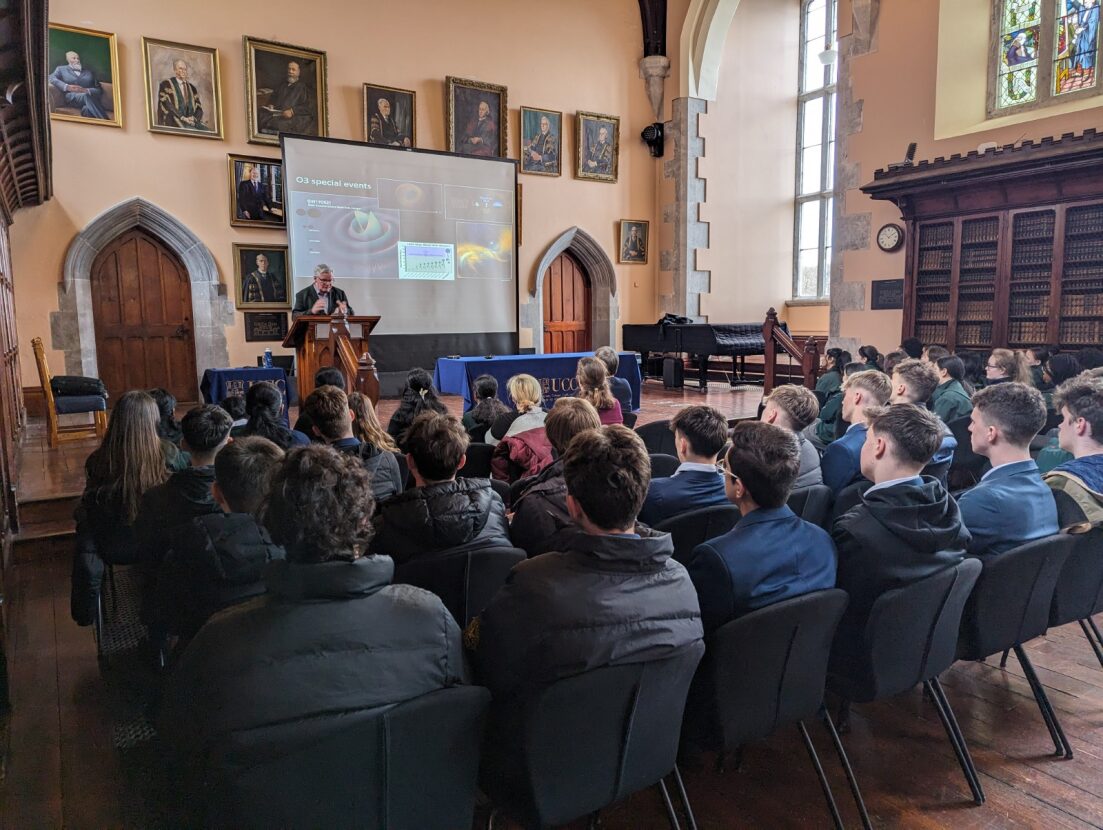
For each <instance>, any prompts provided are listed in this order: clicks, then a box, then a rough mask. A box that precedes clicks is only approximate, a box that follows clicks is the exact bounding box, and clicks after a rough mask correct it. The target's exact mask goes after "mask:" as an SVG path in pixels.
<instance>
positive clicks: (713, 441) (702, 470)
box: [639, 406, 728, 526]
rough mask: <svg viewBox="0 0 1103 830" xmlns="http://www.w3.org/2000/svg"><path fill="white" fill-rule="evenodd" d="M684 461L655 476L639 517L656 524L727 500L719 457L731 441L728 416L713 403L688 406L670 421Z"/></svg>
mask: <svg viewBox="0 0 1103 830" xmlns="http://www.w3.org/2000/svg"><path fill="white" fill-rule="evenodd" d="M670 431H671V432H673V433H674V446H675V447H677V448H678V460H679V461H681V462H682V463H681V464H679V465H678V469H677V470H675V471H674V475H672V476H670V477H669V478H653V479H651V486H650V487H648V489H647V498H646V499H645V500H644V503H643V507H642V508H641V509H640V516H639V519H640V521H641V522H643V523H644V524H646V525H652V526H654V525H657V524H659V523H660V522H663V521H665V520H667V519H672V518H674V517H675V516H678V515H681V514H682V513H685V512H687V511H689V510H696V509H698V508H700V507H711V506H712V505H714V504H727V502H728V497H727V496H726V495H724V479H723V477H722V476H721V475H720V469H719V468H718V467H717V466H716V459H717V457H718V456H719V455H720V451H721V450H723V449H724V445H725V444H727V443H728V419H727V418H725V417H724V416H723V415H721V414H720V413H719V412H718V411H717V410H715V409H713V408H712V407H711V406H687V407H686V408H685V409H683V410H681V411H680V412H678V414H677V415H675V416H674V417H673V419H671V421H670Z"/></svg>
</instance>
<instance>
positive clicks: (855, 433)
mask: <svg viewBox="0 0 1103 830" xmlns="http://www.w3.org/2000/svg"><path fill="white" fill-rule="evenodd" d="M891 394H892V384H891V383H890V381H889V379H888V377H887V376H886V375H885V373H884V372H876V371H862V372H855V373H854V374H853V375H851V376H850V377H848V378H847V379H846V380H845V381H844V382H843V405H842V413H841V414H842V417H843V418H844V419H845V420H847V421H849V422H850V426H849V427H848V428H847V431H846V434H844V435H843V437H842V438H840V439H839V440H838V441H832V442H831V443H830V444H828V445H827V449H825V450H824V451H823V457H822V458H821V459H820V472H821V473H822V474H823V483H824V484H826V485H827V486H828V487H830V488H831V490H832V492H834V493H835V494H836V495H838V494H839V492H840V491H841V490H843V489H844V488H845V487H847V486H849V485H851V484H853V483H854V482H855V481H857V480H858V479H860V478H861V477H862V464H861V455H862V446H863V445H864V444H865V441H866V422H865V421H866V416H865V412H866V409H868V408H869V407H879V406H884V405H885V404H887V403H888V401H889V396H890V395H891Z"/></svg>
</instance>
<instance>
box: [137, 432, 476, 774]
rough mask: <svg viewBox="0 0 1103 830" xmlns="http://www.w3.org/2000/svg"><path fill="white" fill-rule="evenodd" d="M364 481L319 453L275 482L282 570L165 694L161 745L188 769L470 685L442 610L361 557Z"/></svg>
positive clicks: (178, 669)
mask: <svg viewBox="0 0 1103 830" xmlns="http://www.w3.org/2000/svg"><path fill="white" fill-rule="evenodd" d="M369 478H370V475H369V473H368V471H367V470H365V469H364V465H362V464H360V463H359V462H358V461H357V460H355V459H353V458H351V457H349V456H344V455H341V454H340V453H338V452H335V451H334V450H332V449H329V448H328V447H320V446H317V445H312V446H309V447H301V448H296V449H294V450H292V451H291V452H289V453H288V454H287V457H286V459H285V460H284V461H283V462H282V463H281V464H280V466H279V467H278V468H277V469H276V471H275V472H274V473H273V475H272V480H271V485H270V489H269V495H268V502H267V504H266V506H265V509H264V524H265V527H266V528H267V529H268V531H269V532H270V533H271V538H272V540H273V541H274V542H275V543H276V544H278V545H281V546H282V547H283V548H284V549H285V550H286V552H287V556H286V559H285V560H277V561H274V562H273V563H272V564H271V565H269V567H268V568H267V569H266V570H265V573H264V581H265V585H266V587H267V591H268V593H267V594H266V595H265V596H259V597H256V598H255V599H253V600H250V601H249V602H247V603H244V604H242V605H237V606H235V607H233V608H227V609H226V610H224V611H221V612H219V613H217V614H215V615H214V616H213V617H211V619H210V620H208V621H207V624H206V625H204V626H203V628H202V629H200V631H199V633H198V634H197V635H196V636H195V638H194V639H193V640H192V641H191V642H190V643H189V644H188V646H187V648H186V649H185V650H184V653H183V655H182V656H181V658H180V660H179V662H178V663H177V665H176V666H175V668H174V670H173V671H172V672H171V673H170V674H169V676H168V678H167V680H166V686H165V693H164V696H163V698H162V702H161V707H160V712H159V718H158V732H159V733H160V735H161V736H162V737H164V738H165V739H166V741H167V742H168V744H169V746H170V747H171V748H172V749H173V750H174V751H175V753H176V754H177V755H179V756H181V760H182V761H183V762H184V763H185V764H186V763H188V762H189V761H191V760H192V759H201V758H202V756H203V755H205V754H206V753H208V752H210V751H211V750H213V749H217V748H225V747H226V746H227V744H229V743H230V742H232V741H233V740H234V739H235V736H241V735H249V736H250V739H251V740H256V741H263V740H264V739H265V738H266V736H267V735H268V733H273V734H274V735H280V734H282V735H284V736H285V737H286V736H287V734H288V731H287V730H288V729H289V728H291V729H293V731H294V732H295V734H296V735H297V736H299V737H302V736H303V735H304V730H305V734H306V735H309V734H311V730H314V729H325V728H333V727H334V726H339V724H340V723H341V722H342V720H347V719H348V717H349V716H350V715H353V714H355V713H357V712H361V711H364V710H368V709H374V708H377V707H381V706H387V705H391V704H396V703H402V702H403V701H406V700H410V699H412V698H415V697H420V696H421V695H423V694H427V693H429V692H433V691H436V690H438V689H444V688H448V687H450V686H454V685H457V684H460V683H463V682H465V677H466V670H465V668H464V664H463V654H462V644H461V641H460V631H459V628H458V627H457V626H456V622H455V620H454V619H453V618H452V615H451V614H450V613H449V612H448V610H447V609H446V608H445V607H444V603H442V602H441V601H440V599H438V598H437V597H435V596H433V595H432V594H430V593H429V592H428V591H424V590H422V589H420V588H415V587H413V586H411V585H391V579H392V577H393V576H394V563H393V562H392V561H391V560H390V559H389V558H387V557H386V556H369V555H366V549H367V547H368V542H369V541H370V539H371V532H372V526H371V515H372V510H373V509H374V502H373V499H372V494H371V483H370V481H369Z"/></svg>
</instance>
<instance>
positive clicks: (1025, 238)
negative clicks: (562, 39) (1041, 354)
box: [862, 130, 1103, 350]
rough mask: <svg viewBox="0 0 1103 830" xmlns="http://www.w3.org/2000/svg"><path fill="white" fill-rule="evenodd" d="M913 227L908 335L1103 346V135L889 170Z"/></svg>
mask: <svg viewBox="0 0 1103 830" xmlns="http://www.w3.org/2000/svg"><path fill="white" fill-rule="evenodd" d="M862 190H863V192H865V193H867V194H868V195H870V196H871V197H872V198H874V199H888V200H890V201H893V202H894V203H896V205H897V206H898V207H899V208H900V212H901V214H902V215H903V217H904V220H905V222H906V223H907V229H906V233H907V249H906V256H907V260H906V269H905V278H904V322H903V330H902V337H911V336H915V337H918V338H919V339H920V340H922V341H923V342H924V343H931V344H938V345H942V346H946V347H947V348H949V349H951V350H954V349H990V348H995V347H998V346H1006V347H1010V348H1025V347H1029V346H1039V345H1046V344H1054V343H1056V344H1059V345H1060V346H1061V347H1062V348H1068V349H1075V348H1079V347H1082V346H1088V345H1100V344H1103V136H1098V135H1097V134H1096V133H1095V131H1094V130H1088V131H1087V132H1085V133H1083V134H1082V135H1078V136H1074V135H1072V134H1069V135H1066V136H1063V137H1062V138H1061V139H1057V140H1055V139H1051V138H1047V139H1042V141H1041V142H1038V143H1032V142H1024V143H1023V144H1021V145H1008V146H1006V147H1002V148H997V149H995V150H989V151H988V152H986V153H984V154H977V153H976V152H972V153H969V154H967V155H964V156H952V157H950V158H949V159H943V158H938V159H934V160H933V161H921V162H919V163H918V164H916V165H909V166H896V167H893V168H892V169H887V170H879V171H877V173H876V174H875V176H874V181H873V182H871V183H870V184H867V185H866V186H865V187H863V188H862Z"/></svg>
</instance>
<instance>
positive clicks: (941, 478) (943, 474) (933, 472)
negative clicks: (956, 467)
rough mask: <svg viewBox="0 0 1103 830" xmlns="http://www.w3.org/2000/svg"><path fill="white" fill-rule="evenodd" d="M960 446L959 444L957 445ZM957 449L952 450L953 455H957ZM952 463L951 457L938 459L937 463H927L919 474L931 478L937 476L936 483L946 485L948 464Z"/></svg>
mask: <svg viewBox="0 0 1103 830" xmlns="http://www.w3.org/2000/svg"><path fill="white" fill-rule="evenodd" d="M958 446H959V447H960V444H959V445H958ZM957 452H958V451H957V450H956V449H955V450H954V455H957ZM953 463H954V461H953V459H952V458H951V459H950V460H948V461H939V462H938V463H937V464H928V465H927V466H926V467H924V468H923V469H922V470H921V471H920V474H921V475H925V476H931V478H937V479H938V483H939V484H941V485H942V486H943V487H946V486H947V479H948V477H949V475H950V465H952V464H953Z"/></svg>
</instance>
